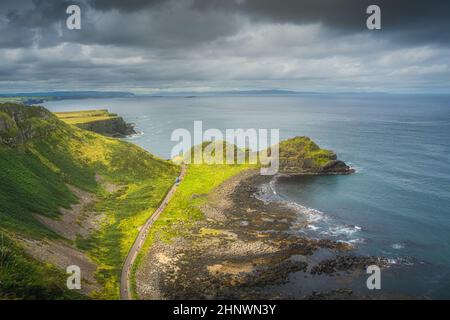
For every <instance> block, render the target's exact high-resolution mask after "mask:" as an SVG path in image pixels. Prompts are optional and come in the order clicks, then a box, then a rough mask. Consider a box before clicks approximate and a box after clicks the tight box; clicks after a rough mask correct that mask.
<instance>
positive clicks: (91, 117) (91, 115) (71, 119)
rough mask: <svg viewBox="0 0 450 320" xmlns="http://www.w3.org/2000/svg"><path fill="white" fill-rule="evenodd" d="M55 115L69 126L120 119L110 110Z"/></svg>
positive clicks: (58, 113) (56, 113) (57, 113)
mask: <svg viewBox="0 0 450 320" xmlns="http://www.w3.org/2000/svg"><path fill="white" fill-rule="evenodd" d="M55 115H56V116H57V117H58V118H59V119H61V120H63V121H64V122H66V123H68V124H80V123H86V122H92V121H99V120H108V119H114V118H118V115H117V114H115V113H110V112H108V110H104V109H101V110H85V111H73V112H55Z"/></svg>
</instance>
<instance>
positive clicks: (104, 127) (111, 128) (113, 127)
mask: <svg viewBox="0 0 450 320" xmlns="http://www.w3.org/2000/svg"><path fill="white" fill-rule="evenodd" d="M76 126H77V127H78V128H81V129H84V130H89V131H93V132H96V133H99V134H102V135H104V136H108V137H114V138H123V137H126V136H129V135H132V134H136V131H135V130H134V125H133V124H131V123H126V122H125V120H123V118H122V117H116V118H110V119H105V120H98V121H92V122H86V123H79V124H76Z"/></svg>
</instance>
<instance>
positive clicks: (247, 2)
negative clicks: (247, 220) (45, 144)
mask: <svg viewBox="0 0 450 320" xmlns="http://www.w3.org/2000/svg"><path fill="white" fill-rule="evenodd" d="M70 4H78V5H79V6H80V7H81V10H82V29H81V30H67V28H66V26H65V24H66V18H67V14H66V8H67V6H68V5H70ZM369 4H378V5H379V6H380V7H381V10H382V28H383V29H382V30H381V31H369V30H367V29H366V19H367V14H366V8H367V6H368V5H369ZM449 17H450V1H433V0H432V1H404V0H390V1H384V0H369V1H366V0H347V1H345V0H344V1H337V0H280V1H277V0H223V1H218V0H166V1H163V0H153V1H144V0H128V1H125V0H61V1H56V0H34V1H27V0H1V1H0V35H1V36H0V91H1V90H3V91H4V90H6V89H5V88H8V89H9V90H11V88H12V89H14V88H19V87H20V88H21V90H18V91H24V88H25V89H26V88H27V86H28V87H31V86H34V87H36V88H37V87H38V86H39V88H40V89H41V90H49V89H52V88H55V89H71V88H80V89H90V88H96V89H101V88H104V89H114V88H118V89H125V87H126V88H128V87H129V88H137V89H142V90H145V89H149V88H154V86H157V84H161V83H163V84H161V86H164V88H171V89H173V90H175V89H174V88H177V86H180V87H181V86H192V87H198V88H200V89H199V90H209V89H210V88H211V87H214V88H217V86H219V84H218V83H227V86H228V87H232V88H242V87H249V88H254V87H255V86H260V87H262V88H280V89H286V88H287V89H291V90H306V91H308V90H309V91H314V90H346V91H348V90H378V91H383V90H386V89H387V90H391V89H392V90H396V89H404V88H416V87H420V86H423V87H424V88H428V87H433V88H434V89H436V88H438V89H440V88H448V87H450V76H449V75H450V46H449V44H450V41H449V33H450V19H449ZM183 90H186V88H185V87H183ZM425 90H427V89H425ZM436 90H437V89H436Z"/></svg>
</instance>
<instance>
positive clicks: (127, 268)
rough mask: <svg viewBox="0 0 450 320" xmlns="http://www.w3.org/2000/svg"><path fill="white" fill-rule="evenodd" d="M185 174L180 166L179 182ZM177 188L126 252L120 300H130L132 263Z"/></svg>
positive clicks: (174, 186)
mask: <svg viewBox="0 0 450 320" xmlns="http://www.w3.org/2000/svg"><path fill="white" fill-rule="evenodd" d="M185 174H186V166H185V165H182V167H181V173H180V177H179V182H181V181H182V180H183V178H184V176H185ZM177 187H178V183H174V185H173V186H172V188H171V189H170V190H169V192H168V193H167V195H166V197H165V198H164V200H163V202H162V203H161V205H160V206H159V208H158V209H156V210H155V212H153V214H152V215H151V216H150V218H148V220H147V221H146V222H145V224H144V225H143V226H142V227H141V230H140V231H139V234H138V236H137V237H136V240H135V241H134V244H133V246H132V247H131V249H130V252H128V256H127V259H126V260H125V263H124V265H123V268H122V275H121V277H120V299H122V300H132V296H131V283H130V280H131V279H130V276H131V270H132V269H133V264H134V261H135V260H136V257H137V255H138V253H139V250H140V249H141V248H142V246H143V245H144V243H145V239H146V238H147V235H148V231H149V230H150V228H151V226H152V225H153V223H154V222H155V221H156V220H157V219H158V218H159V216H160V215H161V213H162V212H163V211H164V209H165V208H166V207H167V204H168V203H169V201H170V199H172V196H173V195H174V193H175V191H176V190H177Z"/></svg>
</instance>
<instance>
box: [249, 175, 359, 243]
mask: <svg viewBox="0 0 450 320" xmlns="http://www.w3.org/2000/svg"><path fill="white" fill-rule="evenodd" d="M275 185H276V178H275V179H273V180H271V181H270V183H268V184H264V185H262V186H261V187H260V189H259V191H258V192H257V193H256V194H254V197H256V198H257V199H259V200H261V201H263V202H264V203H269V202H274V201H276V202H279V203H281V204H283V205H284V206H286V207H288V208H292V209H294V210H295V211H297V212H298V213H299V219H300V220H299V225H302V226H304V222H305V219H306V222H307V226H306V228H302V229H299V230H297V231H298V232H301V233H304V234H308V235H309V236H313V237H314V236H318V237H324V238H325V237H331V238H335V239H336V240H337V241H342V242H346V243H349V244H356V243H363V242H364V239H362V238H360V237H357V236H356V235H357V233H358V232H359V231H361V230H362V229H361V227H360V226H356V225H345V224H338V223H337V222H336V221H333V220H334V219H332V218H331V217H329V216H328V215H327V214H325V213H324V212H322V211H320V210H317V209H313V208H309V207H306V206H303V205H301V204H299V203H296V202H293V201H287V200H286V199H284V198H283V197H282V196H281V195H280V194H278V193H277V191H276V189H275ZM293 229H294V230H295V225H294V226H293Z"/></svg>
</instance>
